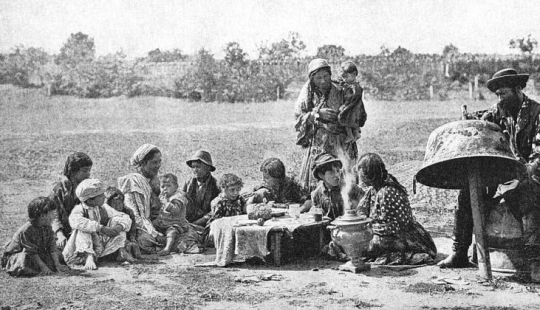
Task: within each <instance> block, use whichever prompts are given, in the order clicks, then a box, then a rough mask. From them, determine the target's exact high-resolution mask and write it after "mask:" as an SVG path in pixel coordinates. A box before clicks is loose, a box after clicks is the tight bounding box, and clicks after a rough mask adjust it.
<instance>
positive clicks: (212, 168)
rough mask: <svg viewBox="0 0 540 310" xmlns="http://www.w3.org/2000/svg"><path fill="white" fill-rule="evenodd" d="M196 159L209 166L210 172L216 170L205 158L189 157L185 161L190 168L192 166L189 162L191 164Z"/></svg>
mask: <svg viewBox="0 0 540 310" xmlns="http://www.w3.org/2000/svg"><path fill="white" fill-rule="evenodd" d="M196 161H200V162H201V163H203V164H205V165H207V166H208V167H210V172H214V171H216V167H214V166H212V165H210V164H209V163H208V162H206V161H205V160H202V159H200V158H192V159H190V160H187V161H186V164H187V165H188V166H189V167H190V168H193V167H191V164H192V163H193V162H196Z"/></svg>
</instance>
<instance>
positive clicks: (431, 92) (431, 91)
mask: <svg viewBox="0 0 540 310" xmlns="http://www.w3.org/2000/svg"><path fill="white" fill-rule="evenodd" d="M429 100H433V84H429Z"/></svg>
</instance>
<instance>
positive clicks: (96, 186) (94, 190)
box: [75, 179, 105, 202]
mask: <svg viewBox="0 0 540 310" xmlns="http://www.w3.org/2000/svg"><path fill="white" fill-rule="evenodd" d="M103 193H105V186H103V183H102V182H101V181H100V180H98V179H86V180H84V181H82V182H81V184H79V186H77V189H76V190H75V195H77V197H79V200H80V201H82V202H84V201H86V200H88V199H90V198H94V197H96V196H99V195H101V194H103Z"/></svg>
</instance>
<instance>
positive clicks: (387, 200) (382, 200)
mask: <svg viewBox="0 0 540 310" xmlns="http://www.w3.org/2000/svg"><path fill="white" fill-rule="evenodd" d="M357 169H358V174H359V176H360V180H361V181H362V182H363V183H364V184H366V185H367V186H369V190H368V191H367V193H366V195H365V196H364V198H363V199H362V201H361V202H360V205H359V209H358V211H359V212H360V213H363V214H364V215H368V216H369V217H370V218H371V224H372V229H373V239H372V240H371V242H370V244H369V247H368V250H367V253H366V257H367V258H368V259H369V260H370V261H373V262H374V264H377V265H418V264H426V263H431V262H433V260H434V259H435V257H436V255H437V248H436V246H435V243H434V242H433V239H432V238H431V236H430V235H429V233H428V232H427V231H426V230H425V229H424V228H423V227H422V225H420V224H419V223H418V222H417V221H416V220H415V219H414V217H413V214H412V210H411V205H410V203H409V197H408V196H407V190H406V189H405V188H404V187H403V186H402V185H401V184H399V182H398V180H397V179H396V178H395V177H394V176H393V175H391V174H389V173H388V172H387V171H386V167H385V165H384V162H383V160H382V158H381V157H380V156H379V155H377V154H373V153H367V154H364V155H362V157H360V159H359V160H358V166H357Z"/></svg>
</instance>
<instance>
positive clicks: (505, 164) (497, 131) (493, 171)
mask: <svg viewBox="0 0 540 310" xmlns="http://www.w3.org/2000/svg"><path fill="white" fill-rule="evenodd" d="M470 159H479V160H480V162H481V165H480V172H481V179H482V180H483V182H484V186H490V185H497V184H501V183H503V182H506V181H509V180H512V179H514V178H516V177H517V176H518V175H519V174H520V173H522V172H523V171H524V170H525V166H524V165H523V164H522V163H520V162H519V161H518V160H517V159H516V157H515V156H514V154H513V153H512V151H511V149H510V143H509V141H508V139H507V137H506V136H505V135H504V134H503V132H502V130H501V128H500V127H499V126H497V125H496V124H494V123H490V122H486V121H478V120H467V121H456V122H451V123H448V124H445V125H443V126H441V127H439V128H437V129H435V130H434V131H433V132H432V133H431V135H430V136H429V139H428V143H427V148H426V155H425V157H424V164H423V165H422V168H421V169H420V171H418V173H417V174H416V180H417V181H418V182H420V183H422V184H424V185H427V186H432V187H438V188H446V189H462V188H465V187H467V186H468V184H469V183H468V171H469V160H470Z"/></svg>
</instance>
